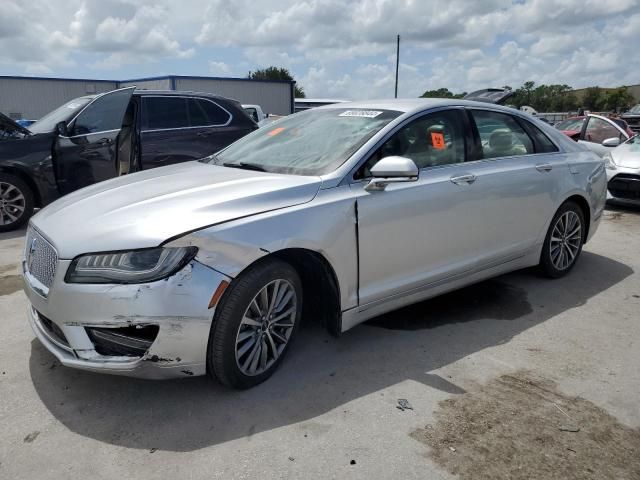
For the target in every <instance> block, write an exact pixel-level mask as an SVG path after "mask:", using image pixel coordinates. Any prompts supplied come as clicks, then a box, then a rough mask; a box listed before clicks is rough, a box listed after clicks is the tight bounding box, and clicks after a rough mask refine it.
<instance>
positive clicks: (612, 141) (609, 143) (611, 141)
mask: <svg viewBox="0 0 640 480" xmlns="http://www.w3.org/2000/svg"><path fill="white" fill-rule="evenodd" d="M602 145H603V146H605V147H617V146H618V145H620V138H618V137H611V138H607V139H606V140H604V141H603V142H602Z"/></svg>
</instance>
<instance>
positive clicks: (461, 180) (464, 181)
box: [450, 173, 476, 185]
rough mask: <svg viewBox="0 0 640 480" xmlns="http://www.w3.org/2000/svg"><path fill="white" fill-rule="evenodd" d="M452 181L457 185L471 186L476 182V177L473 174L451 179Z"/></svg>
mask: <svg viewBox="0 0 640 480" xmlns="http://www.w3.org/2000/svg"><path fill="white" fill-rule="evenodd" d="M450 180H451V181H452V182H453V183H455V184H456V185H470V184H472V183H473V182H475V181H476V176H475V175H474V174H472V173H468V174H465V175H458V176H456V177H451V178H450Z"/></svg>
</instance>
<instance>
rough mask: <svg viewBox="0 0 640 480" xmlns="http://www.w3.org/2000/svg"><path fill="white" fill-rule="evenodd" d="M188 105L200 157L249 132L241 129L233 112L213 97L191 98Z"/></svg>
mask: <svg viewBox="0 0 640 480" xmlns="http://www.w3.org/2000/svg"><path fill="white" fill-rule="evenodd" d="M187 105H188V110H189V121H190V122H191V126H192V128H193V129H194V130H195V132H196V133H195V134H196V141H197V143H198V148H199V151H200V157H206V156H207V155H211V154H212V153H216V152H217V151H219V150H222V149H223V148H224V147H226V146H227V145H229V144H231V143H233V142H234V141H235V140H237V139H238V138H240V137H241V136H243V135H245V133H247V131H246V130H244V129H243V130H242V131H239V129H238V127H237V126H236V125H235V123H237V122H234V120H236V119H234V116H233V114H232V113H231V112H229V110H227V109H226V108H224V106H223V105H222V104H220V103H217V102H214V101H213V100H212V99H208V98H203V97H202V98H190V99H189V100H188V101H187Z"/></svg>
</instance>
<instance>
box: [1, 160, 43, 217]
mask: <svg viewBox="0 0 640 480" xmlns="http://www.w3.org/2000/svg"><path fill="white" fill-rule="evenodd" d="M0 173H5V174H7V175H13V176H15V177H18V178H19V179H20V180H22V181H23V182H24V183H25V184H26V185H27V186H28V187H29V188H30V189H31V192H32V193H33V202H34V206H35V207H38V208H39V207H42V194H41V192H40V189H39V188H38V185H37V184H36V182H35V181H34V179H33V177H31V176H30V175H28V174H27V173H26V172H25V171H24V170H22V169H21V168H19V167H15V166H11V165H0Z"/></svg>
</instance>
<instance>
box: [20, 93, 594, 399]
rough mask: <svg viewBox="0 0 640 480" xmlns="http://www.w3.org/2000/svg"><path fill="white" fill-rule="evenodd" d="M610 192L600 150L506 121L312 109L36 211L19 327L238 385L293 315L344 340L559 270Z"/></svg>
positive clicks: (78, 348) (114, 360) (267, 369)
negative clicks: (383, 320) (519, 272)
mask: <svg viewBox="0 0 640 480" xmlns="http://www.w3.org/2000/svg"><path fill="white" fill-rule="evenodd" d="M605 196H606V175H605V168H604V163H603V161H602V160H601V159H600V158H599V157H598V156H597V155H595V154H594V153H592V152H590V151H588V150H586V149H585V148H584V147H582V146H580V145H578V144H577V143H575V142H573V141H571V140H570V139H569V138H567V137H566V136H565V135H563V134H562V133H561V132H559V131H557V130H555V129H554V128H552V127H550V126H548V125H546V124H544V123H542V122H539V121H537V120H535V119H534V118H532V117H531V116H529V115H526V114H523V113H520V112H518V111H515V110H513V109H509V108H503V107H498V106H495V105H491V104H488V103H476V102H470V101H464V100H435V99H430V100H427V99H416V100H396V101H393V100H391V101H378V102H354V103H342V104H337V105H331V106H327V107H322V108H317V109H313V110H309V111H307V112H303V113H300V114H296V115H292V116H290V117H288V118H284V119H282V120H281V121H279V122H277V123H276V124H274V125H273V126H271V127H267V128H262V129H260V130H257V131H255V132H253V133H251V134H250V135H248V136H246V137H244V138H242V139H240V140H239V141H237V142H236V143H234V144H232V145H231V146H229V147H228V148H226V149H225V150H223V151H221V152H219V153H218V154H216V155H213V156H211V157H208V158H205V159H203V160H201V161H199V162H192V163H187V164H180V165H174V166H169V167H165V168H159V169H154V170H150V171H145V172H140V173H136V174H134V175H128V176H125V177H121V178H118V179H114V180H111V181H107V182H103V183H100V184H96V185H93V186H90V187H88V188H85V189H83V190H80V191H78V192H75V193H72V194H71V195H68V196H66V197H64V198H62V199H60V200H58V201H57V202H55V203H53V204H51V205H50V206H48V207H46V208H44V209H43V210H42V211H40V212H39V213H38V214H37V215H36V216H35V217H33V218H32V220H31V223H30V226H29V229H28V234H27V243H26V250H25V256H24V261H23V273H24V279H25V291H26V293H27V296H28V297H29V300H30V306H29V312H28V314H29V321H30V323H31V326H32V327H33V330H34V332H35V334H36V336H37V337H38V339H39V340H40V341H41V342H42V343H43V344H44V345H45V346H46V348H48V349H49V350H50V351H51V352H52V353H53V354H54V355H55V356H56V357H58V359H59V360H60V362H61V363H62V364H64V365H66V366H69V367H76V368H82V369H86V370H92V371H96V372H105V373H115V374H123V375H132V376H140V377H145V378H166V377H175V376H185V375H203V374H205V373H209V374H210V375H212V376H214V377H216V378H217V379H218V380H219V381H221V382H222V383H224V384H226V385H229V386H232V387H235V388H248V387H251V386H254V385H256V384H258V383H260V382H262V381H264V380H265V379H267V378H268V377H269V376H270V375H271V374H272V373H273V372H274V370H276V368H277V367H278V365H279V364H280V362H281V361H282V360H283V358H284V357H285V354H286V353H287V349H288V348H289V346H290V345H291V343H292V341H293V340H294V338H295V336H296V331H297V329H298V327H299V325H300V323H301V322H302V321H303V320H308V319H317V320H319V321H321V322H322V323H323V324H324V325H325V326H326V328H327V329H328V330H329V331H330V332H332V333H333V334H336V335H338V334H340V333H342V332H345V331H347V330H349V329H350V328H352V327H354V326H355V325H357V324H359V323H361V322H363V321H365V320H367V319H370V318H372V317H374V316H377V315H380V314H383V313H385V312H387V311H390V310H393V309H396V308H399V307H402V306H404V305H407V304H410V303H413V302H417V301H420V300H424V299H426V298H429V297H433V296H435V295H439V294H441V293H443V292H447V291H450V290H453V289H456V288H460V287H462V286H464V285H468V284H471V283H474V282H478V281H481V280H484V279H487V278H490V277H493V276H496V275H500V274H502V273H505V272H509V271H512V270H516V269H520V268H523V267H529V266H532V265H539V266H540V268H541V269H542V271H543V272H545V273H546V274H547V275H548V276H550V277H560V276H562V275H565V274H566V273H568V272H569V271H570V270H571V268H572V267H573V266H574V265H575V263H576V261H577V259H578V257H579V255H580V251H581V249H582V246H583V244H584V243H585V242H586V241H588V240H589V238H591V236H592V235H593V234H594V233H595V231H596V229H597V227H598V224H599V222H600V219H601V217H602V212H603V208H604V204H605Z"/></svg>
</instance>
